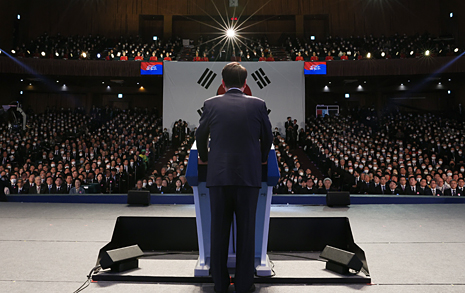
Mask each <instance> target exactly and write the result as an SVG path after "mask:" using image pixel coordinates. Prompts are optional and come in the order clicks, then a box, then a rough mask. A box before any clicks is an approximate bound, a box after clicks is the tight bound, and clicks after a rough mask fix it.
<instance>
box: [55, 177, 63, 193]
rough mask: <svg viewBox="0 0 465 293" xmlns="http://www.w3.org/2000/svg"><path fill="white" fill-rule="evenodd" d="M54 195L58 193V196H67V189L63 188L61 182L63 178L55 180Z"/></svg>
mask: <svg viewBox="0 0 465 293" xmlns="http://www.w3.org/2000/svg"><path fill="white" fill-rule="evenodd" d="M54 193H56V194H65V193H66V187H64V186H63V181H62V180H61V177H57V178H56V179H55V189H54Z"/></svg>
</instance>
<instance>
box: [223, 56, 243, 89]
mask: <svg viewBox="0 0 465 293" xmlns="http://www.w3.org/2000/svg"><path fill="white" fill-rule="evenodd" d="M221 75H222V77H223V81H224V85H225V86H226V87H227V88H233V87H237V88H241V87H243V86H244V84H245V80H246V78H247V69H245V67H244V66H242V65H240V64H239V63H237V62H231V63H229V64H227V65H226V66H225V67H224V68H223V71H222V72H221Z"/></svg>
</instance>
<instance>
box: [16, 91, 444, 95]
mask: <svg viewBox="0 0 465 293" xmlns="http://www.w3.org/2000/svg"><path fill="white" fill-rule="evenodd" d="M449 92H450V91H449ZM19 94H20V95H22V94H23V91H20V92H19Z"/></svg>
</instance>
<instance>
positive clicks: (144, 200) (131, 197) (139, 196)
mask: <svg viewBox="0 0 465 293" xmlns="http://www.w3.org/2000/svg"><path fill="white" fill-rule="evenodd" d="M128 204H133V205H146V206H148V205H150V191H148V190H129V191H128Z"/></svg>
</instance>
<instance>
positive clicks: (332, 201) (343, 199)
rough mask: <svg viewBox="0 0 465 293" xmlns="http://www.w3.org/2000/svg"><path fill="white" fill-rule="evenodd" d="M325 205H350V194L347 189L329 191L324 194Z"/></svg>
mask: <svg viewBox="0 0 465 293" xmlns="http://www.w3.org/2000/svg"><path fill="white" fill-rule="evenodd" d="M326 205H327V206H329V207H332V206H348V205H350V194H349V192H348V191H330V192H328V193H327V194H326Z"/></svg>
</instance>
